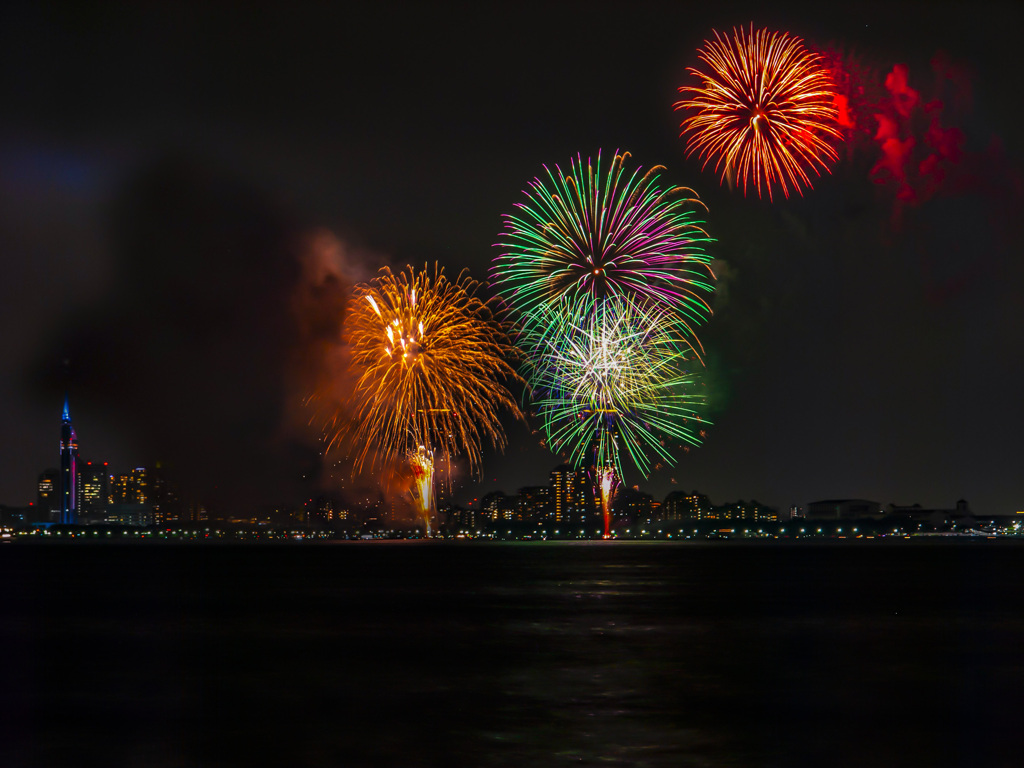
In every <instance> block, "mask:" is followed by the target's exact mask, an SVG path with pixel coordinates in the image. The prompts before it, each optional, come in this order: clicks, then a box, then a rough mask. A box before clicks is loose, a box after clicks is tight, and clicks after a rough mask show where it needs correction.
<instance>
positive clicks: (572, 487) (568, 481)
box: [550, 464, 580, 523]
mask: <svg viewBox="0 0 1024 768" xmlns="http://www.w3.org/2000/svg"><path fill="white" fill-rule="evenodd" d="M579 474H580V473H577V472H576V470H574V469H573V468H572V467H570V466H569V465H568V464H562V465H560V466H557V467H555V468H554V469H553V470H551V507H550V516H551V520H553V521H554V522H556V523H567V522H570V521H575V519H576V518H577V516H578V515H579V498H580V492H579V482H580V477H579Z"/></svg>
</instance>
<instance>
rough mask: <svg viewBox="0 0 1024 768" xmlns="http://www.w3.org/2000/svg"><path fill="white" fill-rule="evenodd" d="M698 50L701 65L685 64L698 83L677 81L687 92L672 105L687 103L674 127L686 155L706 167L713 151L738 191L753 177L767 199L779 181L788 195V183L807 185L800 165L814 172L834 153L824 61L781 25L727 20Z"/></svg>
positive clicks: (835, 133)
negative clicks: (738, 183) (724, 31)
mask: <svg viewBox="0 0 1024 768" xmlns="http://www.w3.org/2000/svg"><path fill="white" fill-rule="evenodd" d="M714 35H715V39H714V40H713V41H711V40H708V41H705V45H704V48H703V49H701V50H700V51H699V53H698V55H699V57H700V59H701V60H702V61H703V62H704V63H705V64H706V65H707V71H702V70H699V69H694V68H692V67H691V68H689V70H688V71H689V72H690V73H691V74H693V75H695V76H696V77H697V78H698V79H699V80H700V85H699V86H693V87H691V86H682V87H680V88H679V92H680V93H683V94H690V96H689V98H684V99H683V100H681V101H679V102H677V103H676V104H675V109H677V110H683V109H685V110H693V111H695V113H696V114H694V115H692V116H691V117H688V118H686V119H685V120H684V121H683V123H682V125H681V130H682V133H681V135H684V136H687V156H689V155H692V154H694V153H697V154H698V156H699V157H700V158H701V159H702V160H703V161H704V165H703V167H707V165H708V163H709V162H711V160H712V159H715V158H717V160H716V162H715V171H716V173H717V172H719V171H720V172H721V179H722V180H723V181H724V180H725V179H726V178H727V175H729V174H735V175H736V177H737V178H739V179H742V182H743V193H744V194H746V192H747V186H748V184H749V183H750V182H751V181H752V182H753V185H754V187H755V188H756V189H757V194H758V197H760V196H761V189H762V186H764V188H765V189H766V190H767V192H768V198H769V199H772V186H773V185H776V184H777V185H778V186H779V187H781V189H782V193H783V195H785V196H786V197H789V189H790V187H791V186H792V188H793V189H794V190H796V191H797V192H798V193H800V194H803V190H802V188H801V185H803V186H806V187H807V188H811V186H812V184H811V179H810V177H809V176H808V174H807V169H811V170H813V171H814V172H815V174H816V175H818V176H820V175H821V170H828V163H829V162H835V161H836V160H838V157H839V156H838V154H837V152H836V150H835V149H834V148H833V147H832V145H831V144H830V141H829V140H830V139H832V140H841V139H842V136H843V135H842V132H841V131H840V129H839V126H838V118H839V112H838V109H837V107H836V93H835V87H834V85H833V83H832V81H831V77H830V75H829V72H828V69H827V68H826V67H825V66H824V63H823V60H822V58H821V57H820V56H818V55H817V54H814V53H811V52H810V51H808V50H807V49H806V48H805V47H804V44H803V41H802V40H801V39H800V38H798V37H794V36H792V35H790V34H788V33H786V32H769V31H768V30H767V29H759V30H757V31H755V30H754V26H753V24H751V26H750V32H749V34H748V33H747V32H746V31H745V30H744V29H743V28H742V27H740V28H738V29H737V28H734V29H733V36H732V37H731V38H730V37H729V36H728V35H721V34H719V33H718V32H717V31H714Z"/></svg>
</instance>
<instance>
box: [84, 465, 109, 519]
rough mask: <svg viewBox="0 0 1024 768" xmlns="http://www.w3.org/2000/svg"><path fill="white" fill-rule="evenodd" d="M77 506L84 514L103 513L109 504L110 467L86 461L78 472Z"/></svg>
mask: <svg viewBox="0 0 1024 768" xmlns="http://www.w3.org/2000/svg"><path fill="white" fill-rule="evenodd" d="M78 479H79V483H78V491H79V492H78V499H79V506H80V507H81V509H82V510H83V511H85V512H91V513H92V512H94V513H103V512H104V511H105V510H106V508H107V506H108V505H109V504H110V467H109V466H108V465H107V462H103V463H102V464H100V463H99V462H97V463H95V464H94V463H93V462H91V461H87V462H85V463H84V464H81V465H80V466H79V471H78Z"/></svg>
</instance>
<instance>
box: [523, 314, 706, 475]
mask: <svg viewBox="0 0 1024 768" xmlns="http://www.w3.org/2000/svg"><path fill="white" fill-rule="evenodd" d="M547 324H548V326H549V329H548V330H547V331H546V332H545V333H544V342H543V344H544V345H546V347H545V348H543V349H540V346H541V345H539V344H534V345H532V347H533V348H534V349H535V352H534V356H533V359H532V368H531V375H530V380H529V381H530V385H531V388H532V389H533V390H534V391H535V392H536V393H538V394H537V399H536V405H537V412H538V415H539V416H540V418H541V419H542V422H543V426H544V430H545V433H546V435H547V438H548V441H549V443H550V444H551V445H552V447H554V448H555V449H556V450H565V451H567V452H568V453H569V454H570V456H571V457H572V459H573V461H574V462H575V463H576V464H577V465H578V464H580V463H582V461H583V459H584V458H585V457H587V456H589V455H590V454H591V452H593V458H594V460H595V462H596V466H598V467H612V468H614V470H615V471H616V474H617V475H618V476H620V477H621V476H622V474H623V471H622V457H621V454H620V444H621V447H622V448H623V449H624V450H625V452H626V454H627V455H628V456H629V457H630V458H631V459H632V462H633V464H635V465H636V467H637V469H639V470H640V472H641V473H642V474H643V475H644V476H647V474H648V473H649V469H650V460H649V458H648V453H649V452H653V453H654V454H656V455H658V456H660V457H661V458H663V459H665V460H666V461H668V462H672V463H674V459H673V457H672V455H671V453H670V452H669V450H668V448H667V447H666V446H665V445H664V442H665V439H666V438H674V439H677V440H681V441H683V442H686V443H690V444H693V445H697V444H699V443H700V433H699V431H696V430H697V429H699V426H698V425H702V424H704V423H706V422H704V420H703V419H702V417H701V416H700V415H699V411H700V408H701V406H702V405H703V403H704V397H703V394H702V393H701V391H700V387H699V380H698V377H697V376H696V374H694V373H691V372H690V371H688V370H686V369H685V367H684V366H685V365H686V364H687V362H688V354H687V353H688V352H689V350H688V349H687V348H686V346H685V345H684V344H682V342H681V340H680V339H679V338H678V336H677V335H676V334H675V333H674V330H675V329H674V326H673V325H672V323H671V322H670V313H669V312H668V311H667V310H666V309H663V308H647V309H641V308H639V307H637V306H635V305H633V304H630V303H629V302H627V301H625V300H621V299H619V300H607V301H603V302H595V303H594V305H593V306H592V307H591V308H590V309H589V310H588V311H586V312H584V313H582V314H580V315H574V314H571V313H569V312H567V311H563V312H561V313H559V312H557V311H553V312H550V313H549V317H548V318H547ZM552 329H554V330H552ZM538 350H539V351H538ZM695 428H696V429H695Z"/></svg>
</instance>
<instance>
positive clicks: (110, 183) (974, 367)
mask: <svg viewBox="0 0 1024 768" xmlns="http://www.w3.org/2000/svg"><path fill="white" fill-rule="evenodd" d="M139 5H140V7H139V8H133V7H130V6H125V5H120V4H117V5H114V4H111V5H103V4H87V7H85V8H81V7H79V6H78V4H73V3H67V4H64V3H59V4H53V3H26V4H5V6H4V8H3V10H2V11H0V71H2V76H0V104H2V107H0V254H2V259H3V279H2V281H0V320H2V327H3V333H2V334H0V371H2V375H0V468H2V469H0V503H6V504H26V503H28V502H29V501H31V500H33V499H34V498H35V493H36V490H35V486H36V478H37V476H38V474H39V473H40V472H41V471H42V470H44V469H46V468H47V467H53V466H56V465H57V464H58V440H59V421H60V413H61V408H62V405H63V397H64V392H65V391H68V392H69V394H70V397H71V411H72V415H73V417H74V423H75V426H76V429H77V431H78V436H79V441H80V446H81V452H82V457H83V458H84V459H91V460H93V461H109V462H110V463H111V465H112V467H113V468H114V469H116V470H118V471H124V470H127V469H129V468H130V467H133V466H139V465H151V464H153V463H155V462H157V461H161V462H163V463H165V464H166V465H167V466H168V468H169V469H171V470H172V471H173V472H175V473H176V474H177V475H178V476H180V477H181V478H182V480H183V481H184V482H185V483H186V485H187V486H188V487H189V488H191V489H192V490H194V491H196V492H198V493H201V494H203V495H204V497H205V498H208V499H213V500H217V499H228V498H230V499H233V500H236V501H243V502H246V503H248V502H258V501H274V502H276V501H288V500H298V499H301V498H302V494H304V493H308V492H309V489H310V487H315V480H314V477H315V476H316V475H317V473H318V464H319V447H318V444H317V442H316V440H315V434H313V432H315V430H311V429H309V428H307V427H306V426H305V422H306V421H307V420H308V413H306V412H305V411H303V408H302V405H301V403H302V400H303V398H304V397H305V396H306V395H307V394H308V393H309V392H308V382H309V381H310V380H311V379H313V378H314V376H315V371H316V370H317V365H318V363H317V360H318V355H319V354H320V353H321V351H322V350H323V348H324V346H325V345H326V344H328V343H329V342H328V340H329V339H330V337H331V334H332V333H333V332H334V331H336V326H337V308H338V307H339V306H340V305H341V299H342V297H343V295H344V293H345V290H346V288H347V287H348V286H350V285H351V284H352V282H354V281H357V280H359V279H362V278H365V277H368V276H370V275H372V274H373V273H374V272H375V271H376V270H377V269H378V268H379V267H380V266H381V265H384V264H392V265H399V266H400V265H403V264H406V263H413V264H417V265H418V264H422V263H424V262H427V261H431V262H432V261H435V260H439V261H440V262H442V264H444V265H445V268H446V269H447V270H449V271H450V272H452V273H457V272H458V270H460V269H462V268H464V267H465V268H468V269H469V270H470V271H471V273H472V274H473V276H475V277H476V278H478V279H485V278H486V269H487V266H488V264H489V262H490V260H491V259H492V258H493V257H494V255H495V253H496V252H495V249H494V248H493V243H494V242H495V241H496V239H497V235H498V232H499V231H500V229H501V226H502V219H501V216H502V214H503V213H507V212H510V211H511V210H512V206H513V205H514V204H515V203H516V202H518V201H520V200H521V199H522V190H523V189H524V187H525V186H526V184H527V183H528V182H529V181H530V180H531V179H532V178H534V177H535V176H536V175H538V174H539V173H541V172H542V167H541V166H542V164H545V163H546V164H549V165H551V164H554V163H560V164H562V165H563V167H564V166H565V165H566V164H567V163H568V161H569V160H570V158H572V157H575V156H576V155H577V154H578V153H579V154H582V155H583V156H584V157H587V156H590V155H596V153H597V152H598V150H603V152H604V153H607V154H610V153H612V152H613V151H614V150H616V149H621V150H628V151H630V152H631V153H632V156H633V160H634V162H635V163H636V164H639V165H641V166H644V167H650V166H652V165H658V164H660V165H664V166H666V167H667V171H666V172H665V175H664V178H665V179H666V180H667V181H670V182H671V183H674V184H680V185H685V186H689V187H692V188H693V189H695V190H696V191H697V192H698V194H699V195H700V197H701V198H702V199H703V200H704V202H705V203H706V204H707V205H708V208H709V213H708V214H707V217H706V218H707V224H708V229H709V232H710V234H711V235H712V236H713V237H714V238H716V242H715V243H714V244H713V245H712V246H711V248H710V252H711V253H712V255H713V256H714V257H715V259H716V261H715V271H716V273H717V275H718V277H719V282H718V290H717V291H716V296H715V298H714V310H715V315H714V317H713V318H712V319H711V321H710V322H709V323H708V325H707V326H706V327H705V328H704V329H703V331H702V334H701V338H702V341H703V343H704V347H705V349H706V350H707V360H706V362H707V382H708V389H709V392H710V401H711V402H710V412H709V414H710V418H711V420H712V421H713V422H714V426H712V427H710V428H708V432H707V439H706V442H705V444H704V445H703V446H702V447H700V448H695V449H692V450H690V451H689V452H688V453H683V452H682V451H679V453H678V459H679V460H678V464H677V466H675V467H673V468H665V469H663V470H661V471H659V472H657V473H656V474H655V475H653V476H652V477H651V478H650V479H648V480H643V479H642V478H640V477H638V476H634V477H627V478H626V483H627V484H629V485H633V484H639V485H640V486H641V488H644V489H646V490H648V491H650V492H652V493H653V494H654V496H655V498H662V497H663V496H664V494H665V493H667V492H668V491H669V490H671V489H673V488H681V489H686V490H692V489H697V490H700V491H701V492H703V493H706V494H708V495H709V496H710V497H711V500H712V501H713V502H714V503H724V502H726V501H732V500H736V499H748V500H749V499H752V498H753V499H757V500H759V501H761V502H762V503H766V504H769V505H773V506H779V507H787V506H789V505H790V504H805V503H807V502H809V501H814V500H817V499H822V498H843V497H856V498H866V499H872V500H875V501H879V502H881V503H882V504H888V503H896V504H912V503H915V502H919V503H921V504H922V505H924V506H934V507H952V506H954V504H955V502H956V500H957V499H958V498H965V499H967V500H968V501H969V503H970V504H971V507H972V509H973V510H975V511H976V512H979V513H984V514H1010V513H1013V512H1016V511H1017V510H1024V472H1022V467H1024V440H1022V439H1021V431H1022V428H1024V397H1022V395H1021V393H1022V391H1024V386H1022V382H1024V343H1022V333H1024V301H1022V299H1021V296H1022V295H1024V260H1022V255H1024V254H1022V250H1024V249H1022V246H1021V243H1022V242H1024V241H1022V239H1021V238H1022V226H1021V214H1022V212H1024V204H1022V200H1024V167H1022V163H1021V160H1022V157H1024V146H1022V141H1021V132H1020V128H1019V126H1020V124H1021V103H1020V102H1021V100H1020V95H1019V94H1020V90H1021V83H1022V82H1024V80H1022V76H1024V61H1022V59H1021V57H1020V47H1019V37H1018V36H1019V30H1020V29H1021V27H1022V24H1024V11H1022V9H1021V8H1020V7H1018V6H1016V5H1015V4H1012V3H1006V4H986V3H978V2H972V3H950V4H939V5H937V6H935V7H934V8H932V9H931V10H924V9H922V8H920V7H919V4H917V3H912V4H899V3H897V4H893V3H878V4H861V3H858V4H847V5H846V6H844V7H842V8H835V7H833V5H832V4H827V3H821V4H817V5H811V4H807V5H789V6H784V7H782V6H780V7H778V8H773V9H772V10H770V11H769V10H767V9H768V8H769V7H771V6H775V5H777V4H764V3H757V4H750V5H742V6H741V5H732V4H728V3H689V2H672V3H640V4H639V5H636V4H622V3H616V4H606V3H598V2H594V3H580V4H575V3H572V4H557V5H556V6H555V7H553V8H551V7H547V6H546V5H536V6H532V5H530V4H524V3H501V4H486V10H483V9H482V8H483V7H484V4H481V7H480V8H478V7H476V6H474V5H467V6H450V5H444V6H429V7H422V6H420V5H411V6H404V5H395V4H374V7H373V10H372V11H369V10H361V11H358V12H355V11H346V10H344V9H343V7H342V4H339V5H338V6H337V7H332V6H328V5H326V4H324V5H316V6H307V5H301V4H300V5H299V6H298V7H297V8H296V7H292V6H291V5H287V6H285V5H282V6H281V7H273V8H271V7H266V8H263V9H262V10H259V11H253V10H251V8H250V7H249V5H248V4H242V3H238V4H231V3H227V4H217V7H215V8H209V7H206V4H187V3H168V4H158V3H153V4H150V3H146V4H139ZM709 9H713V10H709ZM751 22H753V23H754V24H755V26H767V27H771V28H775V29H784V30H788V31H790V32H792V33H793V34H796V35H799V36H801V37H802V38H803V39H804V40H805V41H806V42H807V44H808V45H809V46H811V47H813V48H815V49H817V50H823V51H830V52H831V53H833V54H835V55H838V56H840V57H841V58H842V60H843V61H844V62H846V63H847V64H848V66H849V68H850V69H851V71H854V72H855V73H856V74H857V75H858V76H859V77H860V78H861V80H860V82H861V83H862V84H863V86H864V94H863V96H862V98H861V99H860V105H861V112H859V113H858V126H857V129H856V130H855V131H854V135H853V136H852V137H851V140H850V141H849V142H848V143H846V144H844V145H843V146H842V147H840V150H839V151H840V155H841V159H840V161H839V162H838V163H836V164H835V165H834V167H833V168H832V173H831V174H827V175H825V176H823V177H822V178H821V179H820V180H816V181H815V184H814V188H813V189H812V190H809V191H807V192H806V193H805V195H804V196H803V197H800V196H795V197H792V198H790V199H789V200H786V199H784V198H780V199H776V200H775V202H773V203H770V202H769V201H768V200H767V199H765V200H760V199H758V198H757V197H756V196H751V195H748V196H747V197H744V196H743V195H742V194H741V193H740V192H738V191H735V190H730V189H729V188H728V187H722V186H721V185H720V183H719V180H718V178H717V177H716V175H715V174H714V173H713V172H712V171H711V170H710V169H708V170H705V171H702V170H701V167H700V163H699V162H698V160H697V159H696V158H690V159H687V158H686V156H685V151H684V146H683V144H682V142H681V141H680V140H679V137H678V132H679V131H678V124H679V115H678V114H677V113H675V112H674V111H673V109H672V105H673V103H674V102H675V101H676V100H677V91H676V89H677V87H678V86H679V85H681V84H683V83H686V82H690V81H689V78H688V76H687V74H686V67H687V66H696V65H697V64H698V59H697V55H696V51H697V49H698V48H699V47H700V45H701V44H702V42H703V41H704V39H705V38H707V37H709V36H710V35H711V30H712V29H713V28H717V29H719V30H728V29H730V28H731V27H732V26H734V25H749V24H750V23H751ZM940 52H944V55H943V56H937V54H939V53H940ZM898 64H903V65H906V72H907V73H908V80H907V85H906V88H912V89H914V90H916V91H918V93H919V95H920V100H919V102H918V103H917V105H916V106H913V108H912V109H910V111H909V114H908V116H907V118H906V121H905V123H904V124H903V126H902V127H903V129H904V131H906V132H909V133H904V134H903V135H904V136H906V135H914V136H916V137H917V141H916V144H915V147H914V148H913V150H912V152H911V155H910V157H909V159H908V163H907V165H906V166H905V167H906V168H910V169H911V171H910V173H909V174H908V177H907V182H906V184H901V183H899V181H898V180H897V179H895V178H894V177H893V172H892V171H893V167H894V166H893V165H892V164H891V163H890V164H888V165H887V164H886V156H885V155H884V153H883V151H882V149H881V145H880V142H879V141H876V140H875V136H876V134H877V128H878V121H877V120H876V119H875V118H874V114H876V113H877V112H879V110H881V111H884V108H885V105H886V104H888V105H889V106H890V107H892V106H893V104H895V103H896V101H897V100H898V97H899V92H900V88H903V86H901V85H900V84H899V82H898V78H896V79H894V78H890V84H891V87H890V88H886V86H885V81H886V76H887V75H889V74H890V73H892V72H893V69H894V67H895V66H896V65H898ZM906 88H903V91H902V92H903V93H905V92H906ZM939 102H941V106H939V105H938V103H939ZM926 105H930V106H927V108H926ZM934 120H938V121H939V122H940V123H941V126H942V128H943V129H944V130H946V131H947V132H948V131H951V130H953V129H955V131H956V134H955V135H956V136H957V137H959V138H958V139H957V144H956V150H957V151H956V153H955V158H954V159H949V158H946V160H944V161H943V163H942V173H941V176H940V175H937V174H931V175H927V176H926V175H925V174H922V173H920V168H921V167H922V166H921V164H922V163H923V162H926V161H927V159H928V155H929V153H930V152H931V151H932V150H931V149H929V147H933V146H935V145H936V143H937V142H938V141H939V140H938V139H936V138H935V137H934V136H932V137H931V138H930V139H928V138H926V135H927V131H928V130H929V127H930V126H932V125H933V124H934ZM944 135H946V136H949V135H953V134H949V133H947V134H944ZM929 142H931V143H929ZM538 427H539V424H537V423H535V422H529V423H528V424H527V425H525V426H524V425H522V424H510V426H509V441H510V445H509V448H508V450H507V451H506V453H505V455H504V456H501V455H498V454H495V453H493V452H492V453H489V454H488V455H487V457H486V458H485V462H484V472H485V478H484V481H483V483H482V484H480V485H473V486H471V487H467V488H465V489H464V490H463V491H462V492H461V495H460V498H461V499H463V500H465V499H468V498H472V497H473V496H477V495H479V494H480V493H484V492H487V491H488V490H491V489H494V488H500V489H503V490H505V491H506V492H514V491H515V490H516V489H517V488H518V487H520V486H523V485H534V484H543V483H546V482H547V475H548V472H549V470H550V469H551V468H552V467H553V466H555V465H556V464H558V463H559V462H560V461H561V459H559V458H558V457H556V456H553V455H552V454H551V453H550V452H549V451H548V450H547V449H546V448H543V447H541V446H540V445H539V444H538V442H539V435H538V434H536V433H535V432H534V433H531V430H536V429H538ZM304 475H305V476H306V479H305V480H303V479H302V478H303V476H304Z"/></svg>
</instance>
